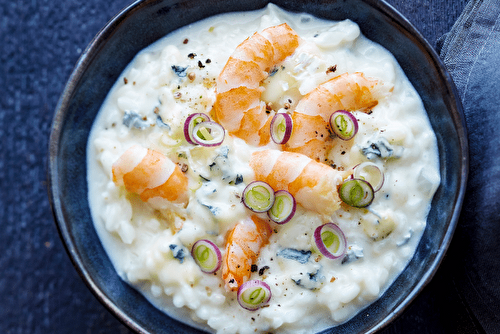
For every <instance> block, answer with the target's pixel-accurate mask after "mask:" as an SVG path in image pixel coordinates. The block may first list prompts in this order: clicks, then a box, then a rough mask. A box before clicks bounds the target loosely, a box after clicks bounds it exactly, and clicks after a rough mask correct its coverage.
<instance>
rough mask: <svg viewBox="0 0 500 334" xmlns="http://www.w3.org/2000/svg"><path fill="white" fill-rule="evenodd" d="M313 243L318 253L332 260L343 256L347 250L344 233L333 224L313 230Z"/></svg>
mask: <svg viewBox="0 0 500 334" xmlns="http://www.w3.org/2000/svg"><path fill="white" fill-rule="evenodd" d="M314 242H315V243H316V247H317V248H318V250H319V251H320V253H321V254H323V255H324V256H325V257H327V258H329V259H332V260H333V259H338V258H339V257H341V256H343V255H344V254H345V252H346V250H347V240H346V238H345V236H344V233H343V232H342V230H341V229H340V227H338V226H337V225H336V224H334V223H326V224H324V225H321V226H318V227H317V228H316V230H314Z"/></svg>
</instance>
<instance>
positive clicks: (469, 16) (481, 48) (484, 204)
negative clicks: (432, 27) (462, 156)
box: [437, 0, 500, 333]
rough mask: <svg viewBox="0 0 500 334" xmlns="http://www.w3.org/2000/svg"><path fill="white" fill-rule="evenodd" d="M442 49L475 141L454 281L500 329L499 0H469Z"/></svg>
mask: <svg viewBox="0 0 500 334" xmlns="http://www.w3.org/2000/svg"><path fill="white" fill-rule="evenodd" d="M437 46H438V51H439V52H440V56H441V58H442V59H443V61H444V63H445V65H446V67H447V68H448V70H449V71H450V73H451V75H452V77H453V80H454V81H455V84H456V86H457V88H458V91H459V93H460V97H461V99H462V103H463V107H464V113H465V119H466V123H467V129H468V139H469V146H470V172H469V181H468V184H467V192H466V196H465V200H464V205H463V209H462V213H461V217H460V221H459V224H458V227H457V231H456V234H455V236H454V239H453V241H452V244H451V246H450V253H449V254H448V255H451V256H452V257H453V260H452V261H454V262H455V265H456V266H457V267H458V268H457V269H458V271H457V274H456V275H455V277H454V280H455V282H454V283H455V284H456V286H457V288H458V290H459V291H460V292H461V294H462V295H463V297H464V298H465V299H466V301H467V303H468V305H469V307H470V309H471V311H472V313H473V314H474V315H475V317H476V320H477V321H478V323H479V324H480V325H481V327H482V328H483V329H484V330H485V331H486V332H488V333H499V331H500V1H499V0H470V1H469V2H468V3H467V6H466V7H465V9H464V11H463V13H462V15H461V16H460V18H459V19H458V20H457V22H456V23H455V24H454V26H453V28H452V29H451V31H450V32H449V33H448V34H446V35H445V36H443V37H442V38H441V39H440V40H439V41H438V44H437Z"/></svg>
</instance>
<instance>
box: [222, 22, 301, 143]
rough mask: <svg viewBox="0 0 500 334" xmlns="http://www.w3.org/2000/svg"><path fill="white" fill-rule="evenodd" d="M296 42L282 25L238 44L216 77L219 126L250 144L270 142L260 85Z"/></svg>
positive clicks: (286, 27) (268, 119) (296, 44)
mask: <svg viewBox="0 0 500 334" xmlns="http://www.w3.org/2000/svg"><path fill="white" fill-rule="evenodd" d="M299 42H300V38H299V36H298V35H297V34H296V33H295V32H294V31H293V30H292V29H291V28H290V27H289V26H288V25H287V24H286V23H283V24H281V25H278V26H274V27H270V28H267V29H264V30H263V31H262V32H261V33H255V34H254V35H252V36H251V37H249V38H247V39H246V40H245V41H243V42H242V43H241V44H240V45H238V47H237V48H236V50H235V52H234V53H233V54H232V55H231V57H229V60H228V62H227V63H226V65H225V66H224V68H223V69H222V72H221V73H220V75H219V78H218V80H217V97H216V101H215V104H214V107H213V109H214V112H215V115H216V118H217V119H218V121H219V123H221V124H222V125H223V126H224V127H225V128H226V130H228V132H229V133H230V134H232V135H235V136H236V137H239V138H242V139H244V140H245V141H246V142H247V143H249V144H252V145H264V144H266V143H267V142H268V141H269V124H270V121H271V120H270V117H269V116H268V115H267V114H266V112H265V111H266V104H265V102H263V101H262V100H261V94H262V88H261V87H260V83H261V81H263V80H264V79H266V78H267V77H268V75H269V71H270V70H271V69H272V68H273V67H274V66H276V65H277V64H279V63H281V62H282V61H283V60H285V58H286V57H288V56H290V55H291V54H293V52H294V51H295V49H296V48H297V46H298V45H299ZM266 125H267V126H266Z"/></svg>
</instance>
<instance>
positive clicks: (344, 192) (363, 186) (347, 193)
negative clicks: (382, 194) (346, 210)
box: [339, 179, 375, 208]
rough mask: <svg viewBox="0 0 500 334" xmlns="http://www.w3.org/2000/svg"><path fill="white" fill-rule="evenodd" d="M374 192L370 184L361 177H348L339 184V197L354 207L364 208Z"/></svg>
mask: <svg viewBox="0 0 500 334" xmlns="http://www.w3.org/2000/svg"><path fill="white" fill-rule="evenodd" d="M374 195H375V192H374V191H373V187H372V185H371V184H370V183H369V182H367V181H365V180H362V179H348V180H345V181H344V183H342V185H341V186H340V189H339V196H340V199H341V200H342V201H343V202H344V203H346V204H348V205H350V206H354V207H356V208H364V207H367V206H368V205H370V204H371V203H372V202H373V197H374Z"/></svg>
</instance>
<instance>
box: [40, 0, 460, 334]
mask: <svg viewBox="0 0 500 334" xmlns="http://www.w3.org/2000/svg"><path fill="white" fill-rule="evenodd" d="M155 1H157V0H135V1H134V2H133V3H131V4H129V5H128V6H126V7H124V8H123V9H121V10H120V11H119V12H118V13H116V14H115V15H114V16H113V17H112V18H111V19H110V20H109V21H108V22H107V23H106V24H105V25H104V26H103V27H102V28H101V29H100V30H99V32H98V33H97V34H96V35H95V37H94V38H93V39H92V40H91V42H90V43H89V44H88V46H87V47H86V48H85V50H84V51H83V53H82V54H81V55H80V57H79V59H78V61H77V62H76V64H75V66H74V68H73V70H72V72H71V75H70V77H69V79H68V80H67V82H66V85H65V87H64V90H63V92H62V94H61V97H60V99H59V101H58V103H57V105H56V108H55V113H54V117H53V120H52V125H51V131H50V138H49V159H48V162H47V179H48V197H49V202H50V205H51V208H52V212H53V216H54V220H55V223H56V227H57V230H58V233H59V235H60V237H61V239H62V241H63V245H64V247H65V249H66V251H67V253H68V255H69V257H70V260H71V262H72V264H73V266H74V267H75V269H76V271H77V273H78V274H79V276H80V277H81V278H82V280H83V281H84V283H85V284H86V285H87V287H88V288H89V289H90V290H91V292H92V293H93V294H94V296H95V297H96V298H97V299H98V300H99V301H100V302H101V303H102V304H103V305H104V306H105V307H106V308H107V309H108V310H109V311H111V313H112V314H113V315H114V316H115V317H116V318H117V319H118V320H119V321H121V322H122V323H123V324H125V325H126V326H128V327H129V328H130V329H132V330H133V331H136V332H137V333H148V331H146V330H145V329H144V328H143V327H142V326H141V325H140V324H139V323H137V322H136V321H135V320H134V319H132V318H131V317H130V316H128V315H127V314H125V313H124V312H123V311H122V310H121V309H120V308H119V307H118V306H117V305H116V304H114V303H113V302H112V301H111V300H110V298H109V297H108V296H107V294H106V293H104V292H103V291H101V289H100V288H99V286H98V284H97V283H96V281H95V280H94V278H93V277H92V275H90V273H89V270H88V269H87V268H86V266H85V264H84V262H83V261H82V259H81V257H80V254H79V251H78V250H77V248H76V247H75V240H74V238H73V236H72V235H71V233H70V231H69V230H68V226H67V223H66V222H65V219H64V214H63V212H62V203H61V200H60V192H59V189H58V187H57V186H56V183H55V182H56V180H58V168H57V166H58V161H57V157H58V152H59V150H60V145H59V140H60V138H61V130H62V123H63V120H64V117H65V111H66V110H67V108H68V107H69V103H70V101H71V99H72V97H73V94H74V90H75V88H76V87H77V85H78V82H79V81H80V80H81V78H82V75H83V73H84V71H85V68H86V66H87V65H88V64H90V63H91V62H92V60H93V59H94V57H95V56H96V54H97V52H98V50H99V48H100V46H101V45H102V44H103V43H105V40H106V38H108V37H110V36H111V35H112V34H113V31H114V29H116V28H117V27H118V26H119V25H120V23H121V22H123V21H124V20H126V19H127V17H128V16H129V15H131V13H132V12H133V11H135V10H140V9H141V8H142V7H143V6H147V5H148V3H150V2H155ZM167 1H168V0H167ZM180 1H182V0H171V2H172V3H178V2H180ZM360 1H362V2H364V3H366V4H367V5H369V6H371V7H374V8H375V9H376V10H378V11H380V12H381V13H382V14H383V15H385V16H387V17H389V18H390V19H391V20H392V21H394V22H395V23H396V24H397V25H398V26H400V27H402V28H403V29H404V30H405V31H406V32H408V33H410V34H411V35H412V36H413V38H414V39H415V40H417V41H418V43H419V44H420V47H421V49H423V50H424V51H425V52H426V53H427V55H428V56H429V58H430V59H431V60H432V61H433V66H434V68H435V69H436V70H437V71H438V73H439V75H440V76H441V77H442V78H443V79H444V80H443V81H444V82H445V83H446V84H447V89H448V90H449V91H450V92H451V96H450V98H451V102H452V104H453V106H454V107H455V108H456V112H455V113H452V114H451V116H452V118H453V121H454V124H455V126H456V130H457V132H458V133H459V134H460V135H459V136H458V138H459V146H460V148H461V153H462V157H461V165H460V167H461V168H460V175H459V177H460V182H459V186H458V187H457V188H458V189H459V191H458V193H457V194H456V196H455V200H454V206H453V212H452V213H451V215H450V217H451V218H450V224H449V227H448V229H447V230H446V233H445V235H444V237H443V239H442V242H441V245H440V248H439V249H438V251H437V255H436V257H435V258H434V259H433V260H432V261H431V264H430V266H429V268H428V270H427V271H425V272H424V274H423V275H422V277H421V279H420V280H419V281H418V283H417V284H416V285H415V286H414V287H413V288H412V290H411V292H410V293H409V294H408V295H407V296H406V298H404V299H402V300H401V302H400V303H399V304H398V305H397V306H396V307H395V309H394V310H393V311H391V312H390V313H388V314H387V315H386V316H385V317H383V318H382V319H381V321H380V322H378V323H377V324H376V325H375V326H373V327H371V328H370V329H369V331H368V332H367V333H375V332H377V331H379V330H381V329H383V328H384V327H386V326H387V325H388V324H390V323H391V322H392V321H393V320H394V319H396V318H397V317H399V316H400V315H401V314H402V313H403V312H404V311H405V310H406V309H407V307H408V306H409V305H410V304H411V302H412V301H413V300H414V299H415V298H416V297H417V295H418V294H419V293H420V292H421V291H422V290H423V288H424V287H425V286H426V285H427V284H428V283H429V282H430V281H431V280H432V278H433V277H434V275H435V274H436V271H437V269H438V268H439V266H440V264H441V263H442V261H443V259H444V255H445V253H446V251H447V249H448V247H449V244H450V241H451V239H452V237H453V234H454V231H455V229H456V226H457V224H458V219H459V215H460V212H461V209H462V205H463V200H464V196H465V191H466V185H467V179H468V172H469V147H468V141H467V127H466V122H465V116H464V112H463V107H462V103H461V100H460V98H459V96H460V95H459V94H458V91H457V88H456V86H455V84H454V82H453V79H452V77H451V75H450V73H449V72H448V71H447V70H446V68H445V66H444V63H443V62H442V60H441V59H440V58H439V55H438V54H437V53H436V51H435V50H434V48H433V47H431V45H430V44H429V42H428V41H427V40H426V39H425V38H424V37H423V36H422V34H421V33H420V32H419V31H418V30H417V29H416V28H415V27H414V26H413V24H412V23H410V22H409V21H408V19H406V18H405V17H404V16H403V15H402V14H401V13H399V12H398V11H397V10H396V9H395V8H394V7H393V6H391V5H390V4H388V3H387V2H385V0H360ZM265 2H266V3H271V2H272V0H265Z"/></svg>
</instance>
